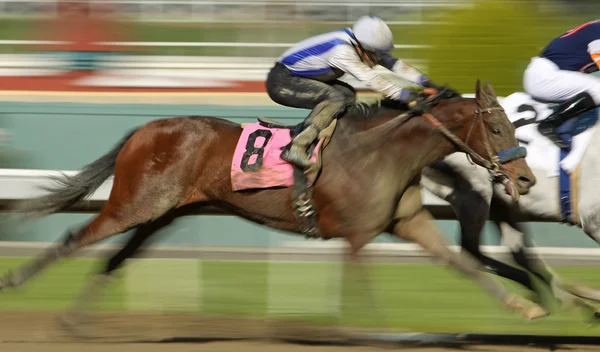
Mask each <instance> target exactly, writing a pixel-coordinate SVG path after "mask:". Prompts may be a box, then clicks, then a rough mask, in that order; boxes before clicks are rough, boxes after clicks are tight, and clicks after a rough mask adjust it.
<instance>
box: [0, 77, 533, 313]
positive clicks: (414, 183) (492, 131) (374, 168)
mask: <svg viewBox="0 0 600 352" xmlns="http://www.w3.org/2000/svg"><path fill="white" fill-rule="evenodd" d="M442 93H443V92H440V94H442ZM357 106H358V105H357ZM400 112H402V111H401V110H399V109H391V108H386V107H371V108H367V109H365V106H362V109H361V108H357V107H351V108H350V109H349V110H347V111H346V113H345V114H344V115H343V116H341V117H340V118H339V120H338V123H337V127H336V129H335V131H334V133H333V135H332V137H331V140H330V142H329V144H328V145H327V147H326V148H325V149H323V152H322V160H323V166H322V170H321V173H320V175H319V178H318V179H317V182H316V183H315V184H314V185H313V187H312V188H313V189H314V191H313V199H314V202H315V204H316V206H317V208H318V209H319V217H318V226H319V229H320V233H321V236H322V237H323V238H343V239H345V240H346V241H347V243H348V245H349V248H348V253H347V255H348V257H349V259H350V260H351V261H357V260H359V256H358V253H359V251H360V249H361V248H363V247H364V246H365V245H366V244H367V243H369V242H370V241H371V240H372V239H373V238H374V237H376V236H378V235H379V234H381V233H382V232H387V233H390V234H392V235H394V236H396V237H398V238H400V239H405V240H410V241H414V242H416V243H418V244H420V245H421V246H423V248H424V249H425V250H427V251H429V252H430V253H431V254H432V255H433V256H435V257H437V258H439V259H441V261H442V262H443V263H445V264H446V265H450V266H452V267H454V268H455V269H458V270H459V271H460V272H462V273H463V274H465V275H466V276H468V277H470V278H471V279H473V280H475V281H476V282H477V283H478V284H479V285H480V286H481V287H482V288H483V289H484V290H485V291H487V292H488V293H489V294H491V295H492V296H493V297H495V298H497V299H498V300H499V301H500V302H502V303H503V304H504V305H505V306H506V307H507V308H509V309H512V310H515V311H518V312H520V313H522V314H523V315H525V316H528V315H530V314H531V310H532V309H535V307H536V305H535V304H534V303H533V302H530V301H527V300H526V299H525V298H522V297H520V296H518V295H516V294H513V293H510V292H508V291H506V290H504V288H503V287H502V286H501V285H499V284H497V283H496V282H494V281H493V280H492V279H491V278H489V277H487V276H486V275H485V274H484V273H482V272H481V271H480V270H478V267H477V265H476V264H475V262H474V261H473V260H472V259H471V258H468V257H466V256H461V255H458V254H456V253H454V252H452V251H451V250H449V249H448V248H447V245H446V243H445V242H444V240H443V238H442V236H441V230H440V229H439V228H438V227H437V226H436V225H435V223H434V222H433V221H432V220H433V217H432V215H431V214H430V213H429V211H428V210H426V209H425V208H424V207H423V204H422V199H421V190H420V184H419V182H420V177H421V171H422V169H423V168H424V167H426V166H427V165H430V164H432V163H434V162H436V161H439V160H441V159H443V158H444V157H445V156H447V155H449V154H451V153H453V152H456V151H462V152H465V153H467V154H468V155H469V156H470V157H471V158H472V159H473V160H474V161H475V162H476V163H478V164H479V165H482V166H484V167H486V168H488V169H489V170H490V172H491V173H492V175H493V176H494V178H493V179H494V180H495V181H496V182H501V183H502V184H503V185H504V187H505V191H506V192H507V193H508V194H509V195H510V196H511V198H512V199H513V200H515V201H516V200H518V198H519V195H520V194H526V193H527V192H528V191H529V188H530V187H532V186H533V185H534V184H535V177H534V176H533V174H532V172H531V170H530V169H529V167H528V165H527V164H526V162H525V160H524V158H523V155H520V156H519V155H518V153H517V154H513V157H512V158H508V159H506V153H507V151H511V150H513V151H514V150H515V148H519V146H518V142H517V140H516V138H515V128H514V126H513V125H512V124H511V123H510V121H509V120H508V118H507V116H506V114H505V113H504V110H503V109H502V107H501V106H500V105H499V104H498V102H497V100H496V94H495V93H494V90H493V89H492V87H491V86H490V85H489V84H487V83H486V84H485V85H484V87H481V85H480V82H479V80H478V81H477V83H476V97H475V98H462V97H453V98H450V99H443V100H440V101H439V102H438V103H437V104H436V105H435V106H432V108H431V109H430V111H429V112H428V113H425V114H423V115H422V116H416V117H410V118H407V115H406V114H404V115H400V116H398V115H399V113H400ZM242 132H243V129H242V128H241V126H240V125H239V124H236V123H233V122H231V121H228V120H225V119H220V118H217V117H207V116H196V117H174V118H165V119H160V120H155V121H151V122H149V123H147V124H146V125H144V126H142V127H140V128H139V129H137V130H135V131H133V132H132V133H130V134H129V135H128V136H126V137H125V138H124V139H123V140H122V141H121V142H120V143H119V144H118V145H117V146H115V147H114V149H113V150H111V151H110V152H108V153H107V154H105V155H104V156H102V157H101V158H99V159H98V160H96V161H94V162H92V163H90V164H88V165H87V166H85V167H83V169H82V170H81V171H80V172H79V173H78V174H76V175H74V176H71V177H68V176H66V175H65V176H63V177H60V178H55V179H54V180H55V181H58V182H59V183H60V185H59V186H58V187H56V188H52V189H48V191H49V193H48V194H46V195H43V196H41V197H39V198H35V199H32V200H27V201H25V203H23V204H21V205H20V206H19V207H18V208H17V209H16V210H15V211H16V212H18V213H27V214H37V215H40V216H41V215H45V214H49V213H55V212H58V211H61V210H63V209H66V208H68V207H70V206H72V205H74V204H76V203H77V202H79V201H81V200H83V199H85V197H87V196H89V195H91V194H92V193H93V192H94V191H95V190H96V189H97V188H98V187H99V186H100V185H102V184H103V182H105V180H107V179H108V178H109V177H110V176H112V175H114V181H113V186H112V190H111V192H110V195H109V198H108V200H107V202H106V204H105V205H104V206H103V208H102V209H101V210H100V212H99V214H98V215H97V216H95V217H94V218H93V219H92V220H91V221H90V222H89V223H87V224H86V225H84V226H83V227H81V228H80V229H78V230H75V231H68V232H67V235H66V238H65V239H64V241H63V242H62V243H60V244H57V245H56V246H54V247H52V248H51V249H49V250H48V251H47V252H46V253H44V255H42V256H41V257H39V258H36V259H35V260H33V261H32V262H31V263H28V265H26V266H24V267H23V268H20V270H18V271H14V272H9V273H8V274H7V275H5V276H4V277H3V278H2V279H0V288H7V287H15V286H19V285H21V284H23V283H24V282H25V281H26V280H28V279H30V278H31V277H32V276H34V275H35V274H37V273H39V272H40V271H41V270H42V269H44V268H46V267H47V266H48V265H49V264H51V263H53V262H55V261H57V260H58V259H61V258H64V257H66V256H68V255H71V254H72V253H74V252H75V251H77V250H80V249H81V248H83V247H86V246H89V245H91V244H93V243H96V242H98V241H101V240H104V239H106V238H108V237H111V236H114V235H116V234H119V233H122V232H125V231H128V230H130V229H134V228H135V229H136V232H135V233H134V235H133V237H132V238H131V239H130V241H129V243H127V244H126V245H125V246H124V248H123V249H122V250H121V252H119V253H117V255H116V256H115V257H113V259H111V260H110V261H109V263H108V267H107V268H106V272H105V273H104V274H103V275H101V277H104V278H107V277H109V276H110V274H111V272H112V271H113V270H115V269H117V268H118V267H119V266H120V265H121V264H122V262H123V261H124V260H125V259H126V258H127V257H130V256H132V255H133V254H135V252H136V251H137V250H138V248H140V246H141V245H142V244H143V243H144V241H146V240H147V239H148V238H149V237H151V236H152V235H153V234H154V233H155V232H156V231H157V230H159V229H160V228H163V227H165V226H167V225H168V224H170V223H171V222H172V221H173V220H174V219H175V218H177V217H179V216H183V215H187V214H192V213H196V212H197V211H198V209H200V208H202V207H205V206H214V207H218V208H221V209H222V210H224V211H225V212H228V213H230V214H233V215H237V216H240V217H242V218H245V219H247V220H250V221H253V222H255V223H258V224H262V225H266V226H269V227H272V228H274V229H278V230H283V231H287V232H291V233H297V234H300V233H302V228H301V226H300V224H299V221H298V220H297V219H296V218H295V216H294V214H293V209H292V204H291V201H290V199H291V196H290V195H291V189H290V188H291V187H280V188H269V189H256V190H248V191H233V190H232V178H231V171H232V160H233V156H234V150H235V149H236V145H237V143H238V141H239V140H240V136H241V135H242ZM440 132H441V133H440ZM508 154H511V153H508ZM503 158H504V160H501V159H503ZM91 291H92V292H95V290H91ZM88 292H90V291H88ZM84 296H86V295H84ZM86 298H87V296H86ZM532 307H533V308H532Z"/></svg>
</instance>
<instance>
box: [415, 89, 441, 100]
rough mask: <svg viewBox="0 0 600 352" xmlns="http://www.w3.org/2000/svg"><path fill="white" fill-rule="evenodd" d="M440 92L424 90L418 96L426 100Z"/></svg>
mask: <svg viewBox="0 0 600 352" xmlns="http://www.w3.org/2000/svg"><path fill="white" fill-rule="evenodd" d="M439 92H440V91H439V90H438V89H436V88H425V89H423V90H422V91H421V93H420V94H422V95H425V96H426V97H427V99H429V98H431V97H432V96H434V95H436V94H438V93H439Z"/></svg>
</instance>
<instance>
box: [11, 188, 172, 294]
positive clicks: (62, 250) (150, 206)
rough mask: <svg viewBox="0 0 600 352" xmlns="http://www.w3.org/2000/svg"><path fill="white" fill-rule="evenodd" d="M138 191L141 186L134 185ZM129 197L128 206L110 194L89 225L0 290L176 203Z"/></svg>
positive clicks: (166, 198) (13, 275) (146, 196)
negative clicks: (157, 203) (156, 202)
mask: <svg viewBox="0 0 600 352" xmlns="http://www.w3.org/2000/svg"><path fill="white" fill-rule="evenodd" d="M118 182H119V180H118V179H117V178H116V177H115V181H114V184H115V186H113V187H116V186H118ZM151 186H154V185H152V184H151V185H147V184H146V185H144V187H145V188H147V189H152V187H151ZM138 188H142V187H139V186H138ZM129 198H130V199H136V202H135V203H129V202H127V201H124V200H123V199H120V197H119V196H113V194H111V197H110V198H109V200H108V202H107V203H106V205H105V206H104V208H103V209H102V211H101V212H100V214H99V215H98V216H96V217H95V218H94V219H93V220H92V221H91V222H90V223H88V224H87V225H86V226H84V227H83V228H81V229H80V230H78V231H75V232H69V233H68V234H67V236H66V238H65V240H64V241H63V242H62V244H59V245H57V246H54V247H53V248H50V249H49V250H48V251H46V253H45V254H44V255H43V256H42V257H41V258H37V259H36V260H34V261H33V262H32V263H30V264H29V265H26V266H25V267H23V268H21V270H19V271H17V272H16V273H14V272H9V273H8V274H7V275H6V276H4V277H3V278H2V279H0V289H3V288H7V287H16V286H19V285H21V284H23V283H24V282H25V281H27V280H29V279H30V278H31V277H33V276H34V275H36V274H37V273H39V272H40V271H42V270H43V269H44V268H46V267H47V266H48V265H50V264H52V263H53V262H55V261H57V260H59V259H62V258H64V257H67V256H69V255H71V254H72V253H74V252H75V251H77V250H79V249H81V248H83V247H86V246H88V245H91V244H94V243H96V242H99V241H102V240H104V239H107V238H109V237H111V236H114V235H116V234H119V233H122V232H125V231H127V230H129V229H132V228H134V227H137V226H138V225H140V224H143V223H146V222H149V221H152V220H153V218H158V217H160V216H162V215H163V214H165V213H166V212H167V211H169V210H170V208H172V207H173V205H174V204H175V203H176V201H177V199H175V197H169V196H168V194H165V195H163V198H162V199H161V202H159V203H160V204H159V205H156V204H155V203H154V202H153V201H152V200H153V197H152V194H133V195H130V197H129Z"/></svg>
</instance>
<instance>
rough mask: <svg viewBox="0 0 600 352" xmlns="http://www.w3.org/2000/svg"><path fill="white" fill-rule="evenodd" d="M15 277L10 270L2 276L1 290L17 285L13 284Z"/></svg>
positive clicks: (0, 281)
mask: <svg viewBox="0 0 600 352" xmlns="http://www.w3.org/2000/svg"><path fill="white" fill-rule="evenodd" d="M13 277H14V275H13V273H12V272H10V271H9V272H7V273H6V274H5V275H4V276H2V278H0V291H4V290H6V289H9V288H12V287H15V285H14V284H13V283H14V280H13Z"/></svg>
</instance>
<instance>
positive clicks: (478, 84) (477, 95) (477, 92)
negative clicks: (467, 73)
mask: <svg viewBox="0 0 600 352" xmlns="http://www.w3.org/2000/svg"><path fill="white" fill-rule="evenodd" d="M475 99H477V100H478V101H479V100H480V99H481V81H480V80H479V78H478V79H477V82H475Z"/></svg>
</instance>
